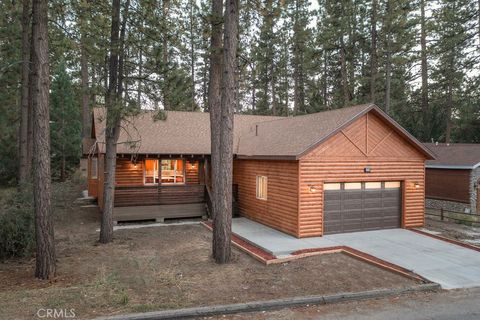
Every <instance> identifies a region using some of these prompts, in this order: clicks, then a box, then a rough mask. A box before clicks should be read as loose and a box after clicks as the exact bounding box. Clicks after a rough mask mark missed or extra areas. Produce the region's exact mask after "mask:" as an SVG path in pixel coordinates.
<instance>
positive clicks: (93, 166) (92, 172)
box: [90, 157, 98, 179]
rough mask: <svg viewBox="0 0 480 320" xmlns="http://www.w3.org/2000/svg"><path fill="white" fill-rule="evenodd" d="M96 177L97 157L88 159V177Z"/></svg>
mask: <svg viewBox="0 0 480 320" xmlns="http://www.w3.org/2000/svg"><path fill="white" fill-rule="evenodd" d="M97 177H98V161H97V157H93V158H91V159H90V179H97Z"/></svg>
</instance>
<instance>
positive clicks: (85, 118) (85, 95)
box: [80, 35, 92, 138]
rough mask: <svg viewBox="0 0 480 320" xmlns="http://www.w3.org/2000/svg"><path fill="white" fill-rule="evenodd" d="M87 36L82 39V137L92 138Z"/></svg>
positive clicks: (82, 36)
mask: <svg viewBox="0 0 480 320" xmlns="http://www.w3.org/2000/svg"><path fill="white" fill-rule="evenodd" d="M84 42H85V35H81V39H80V75H81V76H80V78H81V79H80V82H81V88H82V136H83V137H84V138H88V137H90V125H91V122H92V119H91V118H90V93H89V89H88V56H87V50H86V48H85V43H84Z"/></svg>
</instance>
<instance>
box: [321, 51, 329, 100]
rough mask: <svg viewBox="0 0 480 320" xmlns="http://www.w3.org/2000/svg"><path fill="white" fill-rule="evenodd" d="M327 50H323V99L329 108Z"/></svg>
mask: <svg viewBox="0 0 480 320" xmlns="http://www.w3.org/2000/svg"><path fill="white" fill-rule="evenodd" d="M327 70H328V68H327V50H326V49H325V48H324V49H323V74H322V97H323V105H324V106H326V107H327V106H328V84H327V77H328V74H327Z"/></svg>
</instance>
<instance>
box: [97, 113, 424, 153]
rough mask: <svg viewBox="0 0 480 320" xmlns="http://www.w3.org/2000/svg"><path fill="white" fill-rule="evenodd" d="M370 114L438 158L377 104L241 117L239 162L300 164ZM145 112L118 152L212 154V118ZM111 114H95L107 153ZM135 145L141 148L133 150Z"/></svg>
mask: <svg viewBox="0 0 480 320" xmlns="http://www.w3.org/2000/svg"><path fill="white" fill-rule="evenodd" d="M367 112H374V113H376V114H378V115H380V117H381V118H382V119H384V120H385V121H386V122H387V123H388V124H389V125H391V126H392V128H393V129H394V130H395V131H396V132H398V133H399V134H400V135H401V136H403V137H404V138H406V139H407V140H408V141H410V143H411V144H412V145H413V146H414V147H415V148H416V149H417V150H419V151H420V152H421V153H422V154H424V155H425V157H426V158H427V159H434V155H433V153H431V151H430V150H429V149H428V148H426V147H425V146H424V145H423V144H422V143H420V142H419V141H417V140H416V139H415V138H414V137H413V136H411V135H410V134H409V133H408V132H407V131H406V130H405V129H403V128H402V127H401V126H400V125H399V124H397V123H396V122H395V121H394V120H393V119H391V118H390V117H389V116H388V115H386V114H385V113H384V112H383V111H381V110H380V108H378V107H377V106H375V105H373V104H364V105H357V106H352V107H345V108H341V109H335V110H329V111H324V112H319V113H313V114H308V115H302V116H296V117H274V116H254V115H235V117H234V153H235V154H236V155H237V157H238V158H275V159H299V158H300V157H301V156H303V155H304V154H306V153H308V152H309V151H310V150H312V149H313V148H315V147H316V146H317V145H319V144H320V143H322V142H323V141H325V140H326V139H328V138H329V137H331V136H332V135H333V134H335V133H337V132H338V131H340V130H342V129H343V128H345V127H346V126H348V125H349V124H351V123H352V122H354V121H355V120H357V119H358V118H359V117H361V116H363V115H364V114H366V113H367ZM153 114H154V113H153V111H144V112H142V113H141V114H140V115H138V116H136V117H131V118H129V119H126V120H125V121H123V122H122V130H121V133H120V138H119V140H118V141H119V142H118V145H117V152H118V153H121V154H122V153H123V154H133V153H139V154H186V155H188V154H192V155H193V154H210V116H209V114H208V113H201V112H179V111H166V115H167V117H166V120H159V121H154V120H153V118H152V115H153ZM104 118H105V110H104V109H103V108H96V109H95V110H94V122H95V132H96V135H97V137H96V138H97V141H98V142H99V148H100V152H104V151H103V148H104V147H103V144H104V130H105V129H104V128H105V119H104ZM131 142H137V143H135V144H132V143H131Z"/></svg>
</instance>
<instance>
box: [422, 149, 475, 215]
mask: <svg viewBox="0 0 480 320" xmlns="http://www.w3.org/2000/svg"><path fill="white" fill-rule="evenodd" d="M425 145H426V146H427V147H428V148H429V149H430V150H432V151H433V152H434V153H435V154H436V155H437V158H436V159H435V160H429V161H427V162H426V165H425V166H426V198H427V199H426V202H427V207H428V208H433V209H444V210H448V211H454V212H462V213H479V212H480V201H479V197H480V189H479V188H478V185H479V183H480V144H475V143H472V144H464V143H450V144H446V143H426V144H425Z"/></svg>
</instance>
